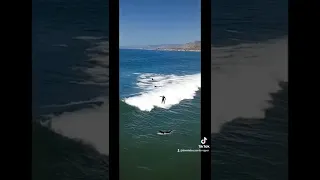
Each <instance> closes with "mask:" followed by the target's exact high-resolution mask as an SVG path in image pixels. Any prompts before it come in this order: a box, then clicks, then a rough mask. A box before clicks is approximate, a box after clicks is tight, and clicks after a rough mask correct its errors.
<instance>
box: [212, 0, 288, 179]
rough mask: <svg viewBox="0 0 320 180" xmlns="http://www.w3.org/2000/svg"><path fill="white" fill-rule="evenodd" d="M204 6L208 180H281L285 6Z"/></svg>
mask: <svg viewBox="0 0 320 180" xmlns="http://www.w3.org/2000/svg"><path fill="white" fill-rule="evenodd" d="M211 3H212V23H211V26H212V36H211V37H212V40H211V41H212V53H211V56H212V58H211V62H212V70H211V91H212V92H211V98H212V99H211V108H212V110H211V132H212V142H211V153H212V156H211V157H212V160H211V162H212V166H211V179H213V180H217V179H218V180H220V179H228V180H232V179H234V180H242V179H243V180H250V179H274V180H277V179H279V180H284V179H288V94H287V91H288V87H287V83H288V53H287V52H288V37H287V36H288V1H287V0H280V1H276V0H261V1H253V0H244V1H234V0H213V1H212V2H211Z"/></svg>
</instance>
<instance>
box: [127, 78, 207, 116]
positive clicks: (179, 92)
mask: <svg viewBox="0 0 320 180" xmlns="http://www.w3.org/2000/svg"><path fill="white" fill-rule="evenodd" d="M136 85H137V87H138V88H139V89H140V90H141V93H140V94H139V95H137V96H133V97H128V98H125V99H123V101H124V102H125V103H127V104H129V105H131V106H135V107H137V108H139V109H140V110H141V111H151V110H152V109H153V108H155V107H159V108H164V109H169V108H170V107H172V106H173V105H176V104H179V103H180V102H181V101H182V100H185V99H193V98H194V96H196V92H197V91H198V90H199V89H200V88H201V74H200V73H198V74H193V75H183V76H177V75H161V74H152V73H146V74H141V75H140V76H138V78H137V83H136ZM160 96H165V97H166V101H165V104H164V103H162V102H161V99H162V98H161V97H160Z"/></svg>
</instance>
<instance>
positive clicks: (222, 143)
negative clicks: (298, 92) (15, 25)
mask: <svg viewBox="0 0 320 180" xmlns="http://www.w3.org/2000/svg"><path fill="white" fill-rule="evenodd" d="M108 8H109V5H108V1H105V0H90V1H87V0H68V1H67V0H32V75H33V77H32V78H33V82H32V88H33V90H32V96H33V97H32V102H33V103H32V111H33V129H32V140H33V141H32V176H33V178H32V179H34V180H37V179H40V180H50V179H52V180H58V179H90V180H95V179H108V169H109V168H108V153H109V132H108V130H109V103H108V102H109V101H108V96H109V95H108V89H109V71H108V70H109V69H108V68H109V56H108V54H109V48H108V47H109V44H108V39H109V17H108V16H109V12H108ZM211 26H212V36H211V37H212V39H211V41H212V46H213V48H212V72H211V74H212V77H211V79H212V83H211V84H212V85H211V86H212V87H211V89H212V100H211V103H212V104H211V105H212V110H211V113H212V116H211V124H212V127H211V130H212V145H211V148H212V179H214V180H217V179H228V180H231V179H235V180H241V179H243V180H250V179H272V180H277V179H279V180H284V179H288V141H287V138H288V115H287V111H288V105H287V83H286V82H287V81H288V79H287V63H288V60H287V35H288V1H287V0H279V1H276V0H261V1H253V0H243V1H235V0H214V1H212V23H211ZM125 51H127V52H125ZM135 53H138V54H139V55H138V56H137V55H136V54H135ZM154 53H155V54H154ZM157 53H158V54H157ZM141 55H143V56H141ZM198 56H199V54H197V53H188V52H150V51H143V52H141V51H136V50H121V52H120V58H121V59H122V60H123V61H122V60H121V61H120V63H125V64H126V68H127V69H124V67H122V66H121V69H120V73H121V74H120V79H121V80H120V81H122V82H120V83H121V84H120V97H121V98H120V99H119V101H121V102H120V106H121V107H120V109H124V110H125V111H126V112H133V114H134V115H135V116H132V114H130V113H127V114H126V115H124V117H122V118H126V119H127V120H128V121H130V120H131V122H129V123H127V124H120V126H122V127H124V128H126V129H127V130H128V131H127V132H128V133H127V134H122V135H121V134H120V141H121V142H125V140H123V139H121V137H125V139H126V140H127V141H128V143H122V144H123V145H125V144H127V146H128V147H129V148H133V147H137V146H136V145H137V144H139V145H140V147H143V146H144V145H143V143H144V141H143V140H144V139H143V138H150V141H149V143H154V142H159V141H155V140H156V138H160V137H159V136H156V135H157V134H155V132H156V131H158V130H160V129H164V130H166V129H173V130H176V131H175V132H173V133H172V136H170V138H171V140H172V142H174V141H178V140H179V141H180V142H181V139H182V138H180V137H181V136H183V135H184V136H187V135H188V133H186V134H181V133H180V134H179V132H182V131H181V130H182V129H184V130H185V132H189V131H190V133H195V134H196V133H197V132H196V130H197V129H199V128H197V123H198V121H197V117H198V116H199V113H198V111H195V109H197V108H198V110H199V108H200V107H197V105H199V104H200V99H199V97H200V94H201V92H200V91H197V92H196V95H195V96H193V94H192V96H190V97H193V98H181V97H179V98H178V99H179V103H176V102H177V101H176V100H177V99H176V100H175V101H173V102H172V101H171V100H174V99H175V98H171V97H176V96H172V95H168V93H165V92H164V91H163V92H162V91H161V94H163V95H165V96H166V97H167V103H168V104H167V105H169V104H170V107H169V106H164V105H162V104H158V103H159V102H158V100H157V99H156V98H155V100H154V101H153V99H151V100H152V101H148V102H147V103H146V104H147V105H146V106H143V107H142V106H140V105H141V104H143V103H141V101H142V100H143V97H145V96H142V98H141V96H140V98H139V95H141V94H148V93H150V92H153V91H157V89H159V88H158V86H159V87H160V88H163V87H161V86H165V87H168V84H169V87H170V85H172V84H174V83H175V82H176V80H177V79H179V80H185V79H183V78H185V77H188V75H191V76H189V77H188V78H190V79H192V78H196V77H194V76H192V75H195V74H197V73H199V67H200V63H199V61H196V59H197V58H196V57H198ZM148 57H152V58H148ZM132 58H133V59H135V58H136V59H135V60H134V61H136V62H137V63H136V64H135V63H134V62H128V61H132ZM169 59H170V61H168V60H169ZM126 61H127V62H126ZM179 61H180V62H183V63H177V62H179ZM138 62H139V63H138ZM140 62H148V63H140ZM150 64H152V66H151V65H150ZM154 66H155V67H154ZM150 78H151V80H150ZM152 78H154V80H155V81H152ZM169 82H170V83H171V84H170V83H169ZM183 82H186V81H183ZM280 82H281V83H280ZM155 86H157V88H156V87H155ZM178 87H179V86H178ZM193 87H194V86H193ZM175 90H176V88H175V89H174V90H170V91H169V92H175V93H176V91H175ZM157 92H158V91H157ZM166 92H167V91H166ZM177 92H182V91H177ZM158 93H160V92H158ZM187 94H188V93H186V94H181V96H182V95H183V96H184V95H186V96H187ZM270 94H271V95H270ZM189 95H190V94H189ZM154 97H155V96H154ZM128 98H131V99H129V100H128ZM132 98H133V99H132ZM182 99H184V100H182ZM125 100H126V101H127V102H126V103H125V102H124V101H125ZM180 100H181V101H180ZM170 101H171V102H170ZM181 107H183V108H181ZM141 113H142V115H141ZM167 113H170V117H171V119H170V118H167V117H169V116H167ZM173 114H174V115H173ZM182 115H184V116H187V117H186V118H190V117H191V118H192V120H190V121H188V122H186V123H184V121H182V120H183V119H184V118H185V117H183V116H182ZM146 117H148V118H146ZM172 117H173V118H172ZM181 117H182V118H181ZM140 119H144V120H143V121H138V120H140ZM145 119H150V121H148V122H149V126H147V124H148V122H147V121H145ZM156 119H166V120H167V121H163V122H162V123H159V122H158V121H156ZM172 119H175V121H174V122H175V124H174V125H173V124H172V122H170V120H172ZM128 121H127V122H128ZM122 122H126V121H122ZM191 124H193V125H194V128H190V125H191ZM142 127H147V128H145V129H142ZM134 128H136V129H138V131H136V132H135V133H136V134H133V133H132V132H133V129H134ZM92 129H94V131H92ZM138 132H141V134H142V135H145V136H141V137H139V136H137V133H138ZM130 135H131V136H130ZM148 135H149V136H148ZM129 136H130V138H126V137H129ZM134 138H135V139H136V141H130V142H129V140H132V139H134ZM139 138H140V140H142V141H139ZM152 138H153V141H152ZM161 138H162V137H161ZM189 138H190V139H188V141H183V142H182V144H183V146H184V147H185V146H189V143H190V144H191V141H199V138H198V137H197V136H190V137H189ZM192 138H194V139H192ZM137 139H138V140H137ZM168 140H169V139H165V138H162V141H161V142H160V145H159V146H163V145H164V144H166V143H168ZM161 143H162V144H161ZM192 144H194V143H193V142H192ZM167 145H168V147H172V149H176V148H177V147H178V146H179V144H175V145H174V143H171V144H167ZM120 146H121V143H120ZM190 146H191V145H190ZM128 147H123V148H122V149H121V147H120V151H121V150H122V151H123V152H120V154H121V153H124V154H125V153H126V149H125V148H128ZM149 147H150V146H149ZM134 150H135V151H137V152H141V153H146V158H148V159H146V160H144V159H140V161H139V159H135V158H136V157H135V156H129V155H130V154H128V153H127V154H125V156H123V157H132V159H131V160H132V161H126V160H124V161H122V160H121V156H120V164H121V161H122V162H123V163H124V165H125V166H127V167H136V171H133V170H132V172H131V173H132V174H125V175H126V177H127V178H130V176H131V177H139V176H140V177H147V178H149V179H152V178H153V175H154V174H153V173H152V171H151V172H149V170H148V169H152V168H155V169H157V168H159V167H156V163H157V161H152V162H154V164H146V162H150V160H149V159H151V158H155V157H154V155H153V154H147V152H142V151H141V149H139V148H136V149H134ZM145 150H148V148H145ZM166 152H167V153H169V155H168V156H165V155H163V156H159V157H156V158H158V159H164V160H166V161H170V163H171V165H172V166H174V165H176V166H177V165H178V164H175V163H179V162H181V163H188V162H187V161H189V162H196V161H197V159H199V158H198V157H189V158H185V157H184V156H183V155H182V154H181V156H175V157H174V158H171V157H172V156H171V155H170V153H171V152H172V151H171V149H170V148H168V149H166ZM176 154H179V153H175V155H176ZM191 154H194V155H195V154H198V153H188V155H190V156H192V155H191ZM166 158H171V159H170V160H168V159H166ZM175 158H180V159H179V160H178V161H176V159H175ZM135 160H136V161H135ZM135 162H136V163H135ZM161 163H162V161H161ZM161 163H159V164H161ZM161 167H162V168H164V169H163V170H164V172H167V173H164V174H163V177H165V178H166V179H170V178H171V177H173V175H172V174H171V173H172V172H170V170H169V171H168V170H167V169H166V167H165V166H161ZM168 167H170V166H168ZM184 167H186V168H190V169H180V170H181V171H184V172H189V173H190V172H194V174H195V176H197V174H196V173H197V172H198V170H199V169H197V167H198V168H199V166H197V167H195V166H192V165H190V166H184ZM124 168H126V167H124ZM125 171H127V172H130V171H131V170H130V169H127V170H125ZM181 173H182V172H181ZM186 174H188V173H186ZM159 177H161V176H159ZM190 177H191V176H190ZM194 179H199V178H197V177H195V178H194Z"/></svg>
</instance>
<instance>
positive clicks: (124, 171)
mask: <svg viewBox="0 0 320 180" xmlns="http://www.w3.org/2000/svg"><path fill="white" fill-rule="evenodd" d="M200 61H201V60H200V53H199V52H173V51H170V52H169V51H150V50H132V49H121V50H120V142H119V144H120V152H119V156H120V162H119V164H120V179H121V180H126V179H155V180H156V179H171V178H172V177H175V178H176V179H200V175H201V174H200V173H201V156H200V153H196V152H194V153H183V152H182V153H179V152H177V151H178V149H196V148H197V146H198V144H199V139H201V137H200V128H201V126H200V122H201V121H200V94H201V92H200V88H201V83H200V81H201V74H200V69H201V68H200V65H201V62H200ZM160 96H165V97H166V101H165V104H163V103H161V97H160ZM159 130H164V131H166V130H172V132H171V133H170V134H168V135H161V134H159V133H158V131H159Z"/></svg>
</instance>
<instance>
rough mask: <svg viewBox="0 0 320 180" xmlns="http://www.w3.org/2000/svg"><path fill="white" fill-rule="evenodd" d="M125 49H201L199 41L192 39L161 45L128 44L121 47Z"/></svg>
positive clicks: (198, 50) (196, 50)
mask: <svg viewBox="0 0 320 180" xmlns="http://www.w3.org/2000/svg"><path fill="white" fill-rule="evenodd" d="M123 48H125V49H143V50H157V51H194V52H200V51H201V41H194V42H190V43H186V44H162V45H148V46H130V47H123Z"/></svg>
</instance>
